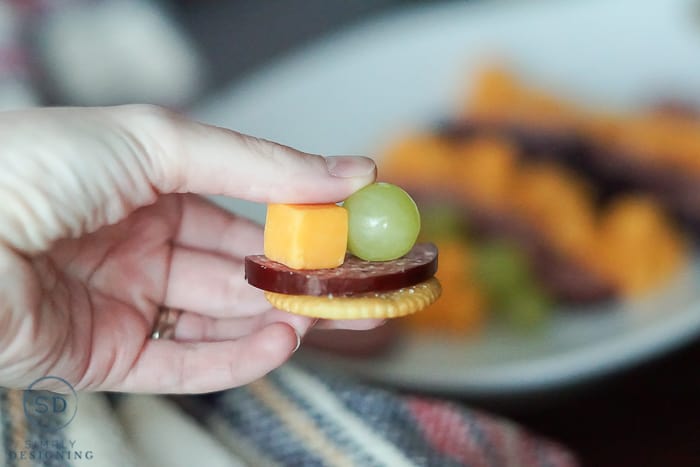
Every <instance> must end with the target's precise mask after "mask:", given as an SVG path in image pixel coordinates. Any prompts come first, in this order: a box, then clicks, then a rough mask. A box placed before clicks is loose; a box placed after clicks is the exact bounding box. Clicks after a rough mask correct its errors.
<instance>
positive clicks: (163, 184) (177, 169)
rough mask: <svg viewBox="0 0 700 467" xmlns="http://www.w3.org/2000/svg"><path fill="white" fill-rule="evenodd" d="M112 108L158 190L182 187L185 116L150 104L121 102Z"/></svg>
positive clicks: (182, 189)
mask: <svg viewBox="0 0 700 467" xmlns="http://www.w3.org/2000/svg"><path fill="white" fill-rule="evenodd" d="M112 110H113V112H114V115H115V116H116V118H117V121H118V122H119V126H120V127H121V128H122V129H123V131H124V135H125V138H126V139H127V140H128V141H131V142H132V144H133V145H134V147H136V148H138V151H139V152H140V154H141V158H140V160H141V162H142V163H143V165H144V169H145V172H146V173H147V175H148V179H149V180H150V181H151V183H152V184H153V185H154V186H155V188H156V189H157V190H158V191H160V192H162V193H179V192H183V191H185V190H184V186H185V179H186V175H187V174H186V164H185V157H184V154H183V148H184V140H183V138H184V136H183V134H184V133H185V130H186V128H185V127H186V126H187V125H185V122H186V119H185V117H184V116H182V115H181V114H179V113H177V112H175V111H173V110H170V109H167V108H165V107H160V106H157V105H150V104H132V105H125V106H120V107H114V108H112Z"/></svg>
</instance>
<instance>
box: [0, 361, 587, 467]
mask: <svg viewBox="0 0 700 467" xmlns="http://www.w3.org/2000/svg"><path fill="white" fill-rule="evenodd" d="M96 407H97V408H96ZM0 416H1V417H2V432H1V436H2V446H3V455H4V457H5V459H4V461H5V464H4V465H6V466H12V467H15V466H18V467H19V466H40V465H42V466H43V465H50V466H74V465H89V466H130V465H138V466H157V465H167V466H172V467H176V466H178V465H182V466H183V467H184V466H192V465H207V466H218V465H221V466H233V465H235V466H242V465H251V466H391V467H401V466H441V467H442V466H444V467H453V466H454V467H456V466H474V467H496V466H508V467H510V466H522V467H527V466H533V467H534V466H542V467H545V466H547V467H559V466H562V467H563V466H567V467H568V466H575V465H577V462H576V460H575V458H574V457H573V456H572V455H571V454H570V453H568V452H567V451H566V450H564V449H563V448H562V447H560V446H558V445H557V444H555V443H553V442H551V441H548V440H545V439H542V438H539V437H535V436H533V435H531V434H529V433H527V432H525V431H524V430H523V429H521V428H520V427H518V426H516V425H514V424H513V423H512V422H509V421H507V420H503V419H499V418H495V417H492V416H489V415H486V414H483V413H481V412H478V411H474V410H470V409H467V408H465V407H463V406H460V405H458V404H456V403H452V402H447V401H443V400H437V399H430V398H425V397H416V396H401V395H398V394H395V393H393V392H390V391H386V390H382V389H378V388H375V387H372V386H368V385H364V384H361V383H358V382H356V381H354V380H351V379H348V378H346V377H342V376H339V375H336V374H329V373H323V374H319V373H318V372H316V371H314V372H312V371H311V370H310V369H304V368H301V367H298V366H295V365H293V364H287V365H285V366H284V367H282V368H280V369H279V370H277V371H275V372H273V373H271V374H270V375H268V376H267V377H265V378H263V379H260V380H258V381H256V382H254V383H251V384H249V385H248V386H245V387H242V388H236V389H231V390H229V391H224V392H220V393H216V394H211V395H206V396H186V397H185V396H182V397H177V398H166V397H156V396H136V395H127V394H124V395H119V396H114V397H112V404H111V405H110V404H109V403H108V402H107V396H105V395H103V394H81V395H80V396H79V408H78V415H77V416H76V418H75V420H74V421H73V422H71V423H70V424H69V425H68V426H67V427H66V428H64V429H63V430H60V431H58V432H49V431H45V430H44V431H42V430H41V429H40V428H38V427H35V426H33V425H32V424H31V423H27V420H26V417H25V415H24V412H23V409H22V391H0ZM31 457H33V459H32V458H31ZM166 459H167V462H166ZM204 459H206V462H204ZM199 460H201V461H202V463H201V464H200V462H199ZM0 465H3V464H2V463H0Z"/></svg>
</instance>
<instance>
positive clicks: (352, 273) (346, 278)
mask: <svg viewBox="0 0 700 467" xmlns="http://www.w3.org/2000/svg"><path fill="white" fill-rule="evenodd" d="M437 258H438V250H437V247H436V246H435V245H434V244H432V243H418V244H416V245H414V247H413V249H412V250H411V251H409V252H408V253H407V254H406V255H404V256H402V257H401V258H398V259H395V260H392V261H364V260H361V259H359V258H357V257H355V256H352V255H348V256H347V257H346V258H345V262H344V263H343V264H342V265H341V266H339V267H337V268H333V269H307V270H299V269H291V268H288V267H287V266H285V265H283V264H280V263H277V262H275V261H272V260H270V259H268V258H267V257H266V256H264V255H255V256H246V258H245V277H246V280H247V281H248V283H249V284H251V285H253V286H255V287H257V288H259V289H263V290H267V291H269V292H277V293H283V294H289V295H316V296H322V295H353V294H361V293H368V292H381V291H386V290H396V289H401V288H404V287H410V286H412V285H415V284H418V283H419V282H423V281H426V280H428V279H430V278H431V277H433V275H435V272H436V271H437Z"/></svg>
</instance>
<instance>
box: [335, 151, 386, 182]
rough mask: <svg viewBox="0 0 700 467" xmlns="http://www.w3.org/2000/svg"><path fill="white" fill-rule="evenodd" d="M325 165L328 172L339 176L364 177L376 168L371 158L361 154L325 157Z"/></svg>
mask: <svg viewBox="0 0 700 467" xmlns="http://www.w3.org/2000/svg"><path fill="white" fill-rule="evenodd" d="M326 167H328V173H329V174H331V175H332V176H333V177H339V178H352V177H366V176H367V175H371V174H372V173H373V172H374V171H375V170H376V169H377V167H376V165H375V163H374V161H373V160H372V159H370V158H369V157H362V156H332V157H326Z"/></svg>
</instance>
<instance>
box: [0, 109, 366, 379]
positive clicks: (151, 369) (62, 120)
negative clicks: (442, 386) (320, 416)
mask: <svg viewBox="0 0 700 467" xmlns="http://www.w3.org/2000/svg"><path fill="white" fill-rule="evenodd" d="M0 142H2V145H1V146H0V148H1V149H0V271H1V272H2V277H3V280H2V281H0V323H2V326H0V346H2V348H3V349H4V350H3V352H2V353H0V385H2V386H6V387H17V388H25V387H27V386H28V385H29V384H31V382H33V381H34V380H35V379H37V378H39V377H41V376H45V375H49V374H50V375H55V376H60V377H62V378H64V379H65V380H67V381H69V382H70V383H71V384H73V385H74V386H75V387H76V389H92V390H120V391H147V392H171V393H180V392H205V391H213V390H217V389H223V388H227V387H232V386H236V385H240V384H245V383H247V382H249V381H251V380H254V379H256V378H258V377H260V376H262V375H263V374H265V373H267V372H268V371H270V370H272V369H273V368H275V367H277V366H279V365H280V364H281V363H283V362H284V361H285V360H286V359H287V358H288V357H289V356H290V355H291V354H292V353H293V351H294V350H295V348H296V347H297V345H298V338H299V336H302V335H303V334H304V333H305V332H306V331H307V330H308V329H309V327H310V326H311V325H312V324H313V323H314V321H315V320H314V319H313V318H309V317H303V316H296V315H291V314H288V313H283V312H280V311H279V310H275V309H273V308H272V307H271V306H270V305H269V303H268V302H267V301H265V300H264V298H263V295H262V292H260V291H258V290H256V289H254V288H252V287H249V286H248V285H247V284H245V279H244V274H243V270H244V260H243V257H244V256H245V255H246V254H250V253H251V252H256V251H262V230H261V228H260V227H259V226H257V225H255V224H253V223H251V222H249V221H247V220H244V219H240V218H237V217H235V216H233V215H231V214H230V213H228V212H225V211H223V210H221V209H219V208H217V207H215V206H213V205H212V204H210V203H209V202H207V201H205V200H203V199H202V198H199V197H198V196H196V195H193V194H191V193H203V194H204V193H205V194H221V195H227V196H235V197H240V198H244V199H248V200H252V201H260V202H267V203H332V202H336V201H340V200H342V199H345V198H346V197H348V196H349V195H350V194H352V193H354V192H355V191H357V190H358V189H359V188H361V187H363V186H365V185H367V184H369V183H371V182H372V181H373V180H374V178H375V173H376V171H375V166H374V163H373V162H372V161H371V160H369V159H367V158H360V157H341V158H323V157H320V156H314V155H309V154H304V153H301V152H298V151H295V150H293V149H291V148H287V147H284V146H280V145H277V144H274V143H270V142H267V141H263V140H259V139H255V138H251V137H247V136H244V135H241V134H239V133H235V132H233V131H230V130H225V129H221V128H216V127H212V126H207V125H203V124H199V123H196V122H192V121H189V120H187V119H185V118H183V117H181V116H178V115H175V114H173V113H171V112H168V111H165V110H163V109H160V108H155V107H150V106H124V107H113V108H94V109H34V110H27V111H20V112H8V113H3V114H0ZM179 310H184V311H179ZM378 322H379V321H376V320H370V321H365V322H362V323H357V322H353V323H350V324H349V326H350V327H358V326H359V327H364V328H367V327H372V326H375V325H376V324H377V323H378ZM334 326H336V327H343V326H344V324H343V322H341V321H339V322H334Z"/></svg>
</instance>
